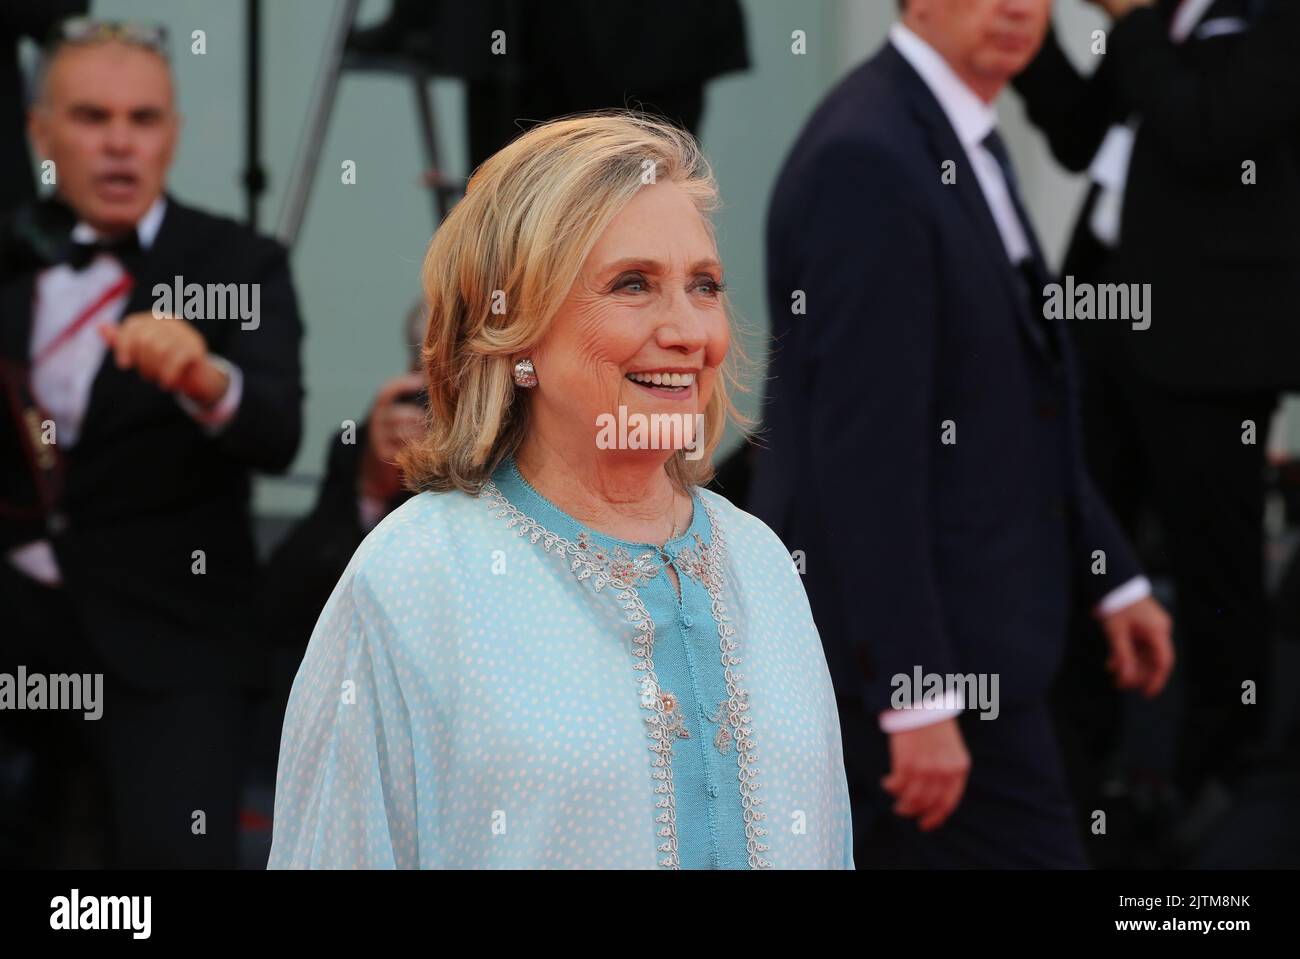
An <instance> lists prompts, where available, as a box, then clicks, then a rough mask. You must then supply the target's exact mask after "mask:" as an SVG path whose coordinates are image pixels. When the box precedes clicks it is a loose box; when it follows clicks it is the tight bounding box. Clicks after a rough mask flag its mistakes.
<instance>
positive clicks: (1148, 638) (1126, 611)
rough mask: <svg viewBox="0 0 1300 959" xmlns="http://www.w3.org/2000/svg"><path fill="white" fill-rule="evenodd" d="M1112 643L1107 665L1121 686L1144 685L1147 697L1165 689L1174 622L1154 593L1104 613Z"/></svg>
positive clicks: (1171, 665) (1171, 663) (1104, 625)
mask: <svg viewBox="0 0 1300 959" xmlns="http://www.w3.org/2000/svg"><path fill="white" fill-rule="evenodd" d="M1101 627H1102V629H1103V630H1105V632H1106V641H1107V642H1108V643H1109V644H1110V658H1108V659H1107V660H1106V668H1107V669H1108V670H1110V671H1111V672H1112V673H1114V674H1115V685H1116V686H1118V687H1119V688H1120V689H1137V688H1141V690H1142V693H1143V695H1145V696H1146V697H1147V698H1148V699H1149V698H1151V697H1152V696H1154V695H1156V694H1157V693H1159V692H1160V690H1162V689H1164V686H1165V682H1166V681H1167V680H1168V679H1169V674H1170V673H1171V672H1172V671H1173V668H1174V644H1173V640H1172V638H1171V633H1172V627H1173V622H1172V620H1170V618H1169V614H1168V613H1166V612H1165V611H1164V608H1163V607H1162V606H1161V605H1160V604H1159V603H1157V602H1156V601H1155V600H1154V599H1152V598H1151V597H1149V596H1148V597H1147V598H1146V599H1142V600H1139V601H1138V602H1136V603H1133V604H1131V605H1129V606H1125V607H1124V608H1123V609H1121V610H1119V611H1118V612H1116V613H1111V614H1110V615H1109V616H1106V617H1103V618H1102V621H1101Z"/></svg>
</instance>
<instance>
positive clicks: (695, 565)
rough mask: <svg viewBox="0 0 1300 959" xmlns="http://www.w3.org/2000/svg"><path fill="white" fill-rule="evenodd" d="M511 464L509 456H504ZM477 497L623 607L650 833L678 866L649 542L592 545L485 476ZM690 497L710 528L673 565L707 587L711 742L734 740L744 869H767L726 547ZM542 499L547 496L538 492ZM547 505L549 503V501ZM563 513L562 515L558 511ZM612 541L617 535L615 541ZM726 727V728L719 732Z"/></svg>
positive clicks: (671, 734) (670, 734) (672, 720)
mask: <svg viewBox="0 0 1300 959" xmlns="http://www.w3.org/2000/svg"><path fill="white" fill-rule="evenodd" d="M510 465H511V467H512V468H513V466H514V464H513V461H511V463H510ZM514 475H515V476H517V477H518V478H519V480H520V481H522V482H523V483H524V485H525V486H526V487H527V488H528V489H529V490H532V487H531V486H528V485H527V480H525V479H524V478H523V475H522V474H521V473H519V471H518V470H517V469H515V470H514ZM533 492H534V494H535V495H537V496H538V497H539V499H540V498H541V496H540V494H537V493H536V491H535V490H534V491H533ZM479 497H480V498H481V499H483V500H484V501H485V503H486V504H487V506H488V508H489V510H490V511H491V512H492V514H493V515H494V516H497V517H499V518H502V519H504V520H505V521H506V526H507V527H508V528H511V529H514V530H515V535H516V536H527V537H528V539H529V542H531V543H533V544H535V545H537V544H540V545H541V547H542V549H543V550H544V551H545V552H547V553H554V554H556V555H558V556H561V557H564V558H566V559H568V560H569V570H570V572H572V573H573V574H574V575H575V576H576V577H577V578H578V579H579V580H583V581H585V580H590V581H591V584H592V588H593V589H594V590H595V591H596V592H600V591H601V590H603V589H604V588H605V587H606V586H609V587H611V589H612V590H613V591H614V592H615V594H616V598H617V599H618V601H619V603H620V604H621V605H622V607H623V608H624V609H625V610H626V611H627V618H628V621H629V622H630V623H631V624H632V626H633V629H634V633H633V639H632V655H633V656H634V657H635V659H636V662H634V663H633V668H634V669H636V670H638V671H639V672H641V673H642V678H641V682H640V684H639V691H640V703H641V707H642V708H643V709H646V710H648V711H649V712H650V715H649V716H648V717H646V725H647V727H648V729H647V735H648V736H649V738H650V747H649V748H650V751H651V752H652V753H654V755H655V758H654V761H653V762H652V763H651V770H652V772H651V775H652V778H653V779H654V781H655V795H656V796H657V797H658V798H657V799H656V801H655V808H656V809H659V810H661V811H660V812H659V813H658V814H657V815H656V816H655V822H656V823H657V824H658V825H659V828H658V829H657V830H656V836H657V837H658V838H659V839H661V840H663V841H662V842H660V843H659V844H658V845H657V849H658V851H659V852H660V853H661V854H663V858H661V859H660V860H659V865H660V866H661V867H663V868H667V869H680V868H681V858H680V855H679V850H678V842H677V806H676V799H675V794H674V791H673V770H672V745H673V740H674V739H675V738H676V737H677V736H678V735H679V734H680V732H681V729H682V728H683V727H681V724H680V714H678V713H677V711H676V704H675V699H674V698H673V697H672V694H671V693H667V692H666V691H665V690H662V689H661V688H660V686H659V680H658V678H657V677H656V676H655V671H654V658H653V651H654V620H653V619H652V618H651V617H650V613H649V611H648V610H647V609H646V606H645V602H644V601H643V600H642V599H641V595H640V593H639V592H638V586H642V585H645V584H646V583H647V582H649V581H650V580H651V579H653V578H654V576H655V575H657V574H658V572H659V564H658V563H657V562H655V561H654V560H655V551H654V550H653V549H650V548H648V549H647V550H646V551H645V552H643V553H641V554H640V555H638V556H636V557H633V556H632V555H631V554H630V553H628V551H627V550H626V549H625V548H624V546H615V547H614V548H613V550H612V551H610V550H606V549H604V548H601V547H597V546H595V545H593V543H592V542H591V538H590V536H589V535H588V534H587V533H586V532H585V531H584V532H582V533H580V534H579V535H578V536H577V537H576V539H577V542H574V541H571V540H569V539H567V538H566V537H564V536H561V535H559V534H558V533H555V532H553V531H551V530H549V529H547V528H546V527H545V526H543V525H542V524H541V523H539V522H537V521H536V520H535V519H533V518H532V517H531V516H528V515H527V514H526V513H524V512H522V511H521V510H519V509H518V508H517V507H516V506H515V505H514V504H513V503H511V502H510V500H509V499H507V498H506V496H505V495H504V494H503V493H502V492H501V490H500V488H499V487H498V486H497V485H496V483H495V482H493V481H491V480H489V481H488V482H487V483H485V484H484V485H483V489H482V491H481V492H480V493H479ZM692 500H693V501H694V502H695V503H696V504H697V505H699V506H702V507H703V508H704V514H705V518H706V519H707V521H708V524H709V528H710V530H711V533H712V542H711V543H705V542H704V538H703V537H702V536H701V535H700V534H699V531H698V530H695V531H694V540H695V543H694V545H693V546H689V547H687V548H685V549H682V550H680V551H678V553H677V564H678V565H679V566H680V567H681V569H682V570H683V571H684V572H685V573H686V575H688V576H690V577H691V578H692V579H695V580H696V581H698V582H699V583H700V584H701V585H702V586H703V587H704V588H705V590H707V592H708V593H709V597H710V600H711V603H712V613H713V618H714V620H715V621H716V622H717V624H718V647H719V654H720V657H721V661H722V666H723V675H724V678H725V680H726V686H727V699H726V700H725V701H724V702H721V703H719V704H718V710H717V711H716V712H715V713H714V715H715V716H716V717H718V718H717V719H714V720H712V721H713V722H717V723H720V726H719V730H718V733H717V735H716V736H715V737H714V745H715V746H716V747H717V748H718V749H719V750H720V751H721V752H724V753H725V752H727V751H728V749H729V748H730V746H731V743H732V742H734V743H735V745H736V765H737V775H738V778H739V781H740V797H741V807H742V816H743V820H744V824H745V849H746V853H747V858H748V863H749V867H750V868H751V869H768V868H771V866H772V863H771V861H770V860H768V859H766V858H764V856H763V853H765V852H767V851H768V850H769V848H770V846H769V845H768V844H767V843H764V842H762V839H763V838H764V837H765V836H767V835H768V832H769V831H768V829H767V828H766V827H764V826H762V825H760V824H761V823H762V821H763V820H765V819H766V818H767V814H766V813H765V812H762V811H761V810H760V809H759V806H760V805H762V803H763V797H761V796H758V795H757V791H758V788H759V782H758V768H757V766H756V765H755V763H756V761H757V758H758V756H757V753H756V751H755V746H754V737H753V728H752V724H751V719H750V716H749V693H748V691H747V690H746V689H745V688H744V687H743V685H742V683H743V677H742V676H741V675H740V673H739V672H738V671H736V669H735V667H736V666H738V665H739V664H740V657H739V655H737V653H736V649H737V648H738V645H739V644H738V643H737V641H736V639H735V635H736V630H735V627H734V626H732V625H731V618H730V616H729V615H728V613H727V608H726V604H725V602H724V601H723V598H722V593H723V588H724V578H723V571H722V569H723V567H722V554H723V552H724V551H725V549H726V546H725V542H724V540H723V537H722V530H721V527H720V526H719V524H718V520H717V516H716V514H715V513H714V512H713V509H712V507H710V506H709V505H708V504H707V503H705V502H704V500H703V498H702V497H700V498H697V497H694V496H693V497H692ZM542 502H546V500H545V499H542ZM553 508H554V507H553ZM561 515H564V516H567V514H563V513H561ZM695 526H696V523H695V521H694V518H693V519H692V523H691V526H690V527H688V530H687V532H688V533H690V532H691V531H692V530H694V528H695ZM615 542H617V541H615ZM724 734H725V735H724Z"/></svg>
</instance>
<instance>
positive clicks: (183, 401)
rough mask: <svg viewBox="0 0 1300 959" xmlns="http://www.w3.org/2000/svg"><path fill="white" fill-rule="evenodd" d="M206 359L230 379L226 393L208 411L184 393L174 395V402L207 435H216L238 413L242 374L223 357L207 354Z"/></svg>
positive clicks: (241, 390)
mask: <svg viewBox="0 0 1300 959" xmlns="http://www.w3.org/2000/svg"><path fill="white" fill-rule="evenodd" d="M208 359H209V360H210V361H211V362H212V365H213V366H215V367H217V368H218V369H219V370H221V371H222V372H223V373H225V374H226V376H228V377H229V378H230V382H229V383H227V384H226V392H224V393H223V394H221V399H219V400H217V402H216V403H215V404H214V405H213V406H212V407H210V408H209V409H204V408H203V407H202V406H200V405H199V404H198V403H196V402H194V400H192V399H190V398H189V397H188V396H186V395H185V394H184V393H177V394H176V402H178V403H180V405H181V409H183V410H184V411H185V412H186V413H188V414H189V415H190V416H192V417H193V418H194V420H195V421H196V422H198V423H201V424H202V425H203V427H204V428H205V429H206V430H207V431H208V432H209V433H218V432H220V431H221V428H222V427H223V426H225V425H226V424H227V423H229V422H230V421H231V420H233V419H234V418H235V414H236V413H237V412H239V400H240V397H242V396H243V393H244V374H243V373H242V372H240V369H239V367H237V366H235V364H233V363H231V362H230V361H229V360H227V359H226V358H225V357H222V356H217V355H215V354H209V355H208Z"/></svg>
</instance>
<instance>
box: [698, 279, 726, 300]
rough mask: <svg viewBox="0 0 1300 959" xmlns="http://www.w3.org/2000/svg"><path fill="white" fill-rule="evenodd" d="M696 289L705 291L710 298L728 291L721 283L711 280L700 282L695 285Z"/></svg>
mask: <svg viewBox="0 0 1300 959" xmlns="http://www.w3.org/2000/svg"><path fill="white" fill-rule="evenodd" d="M695 288H696V289H697V290H703V291H704V292H705V293H706V294H707V295H708V296H717V295H718V294H719V293H721V292H722V291H723V290H725V289H726V287H725V286H723V285H722V284H721V283H719V282H718V281H717V280H709V279H704V280H700V281H699V282H698V283H696V284H695Z"/></svg>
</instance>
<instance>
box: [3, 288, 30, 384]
mask: <svg viewBox="0 0 1300 959" xmlns="http://www.w3.org/2000/svg"><path fill="white" fill-rule="evenodd" d="M35 292H36V277H35V275H34V274H31V273H27V274H24V275H22V276H17V277H14V278H13V279H11V280H10V281H9V282H8V283H6V284H5V285H4V286H3V287H2V288H0V354H3V355H4V356H5V357H7V358H8V359H11V360H16V361H18V362H21V363H27V362H29V361H30V357H31V348H32V323H33V319H34V318H33V311H32V307H33V298H34V295H35Z"/></svg>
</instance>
